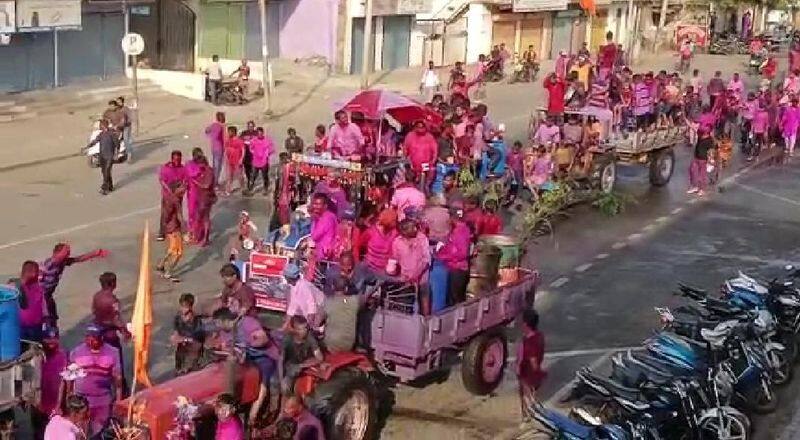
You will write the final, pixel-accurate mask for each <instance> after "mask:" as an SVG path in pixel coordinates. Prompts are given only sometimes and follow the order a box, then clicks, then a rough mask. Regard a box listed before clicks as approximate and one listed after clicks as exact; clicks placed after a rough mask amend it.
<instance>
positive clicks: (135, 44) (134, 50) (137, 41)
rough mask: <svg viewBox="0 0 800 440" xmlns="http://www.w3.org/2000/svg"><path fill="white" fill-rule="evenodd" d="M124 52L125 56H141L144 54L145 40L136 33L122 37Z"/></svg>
mask: <svg viewBox="0 0 800 440" xmlns="http://www.w3.org/2000/svg"><path fill="white" fill-rule="evenodd" d="M122 52H124V53H125V55H133V56H137V55H141V54H142V52H144V38H142V36H141V35H139V34H137V33H134V32H131V33H129V34H127V35H125V36H124V37H122Z"/></svg>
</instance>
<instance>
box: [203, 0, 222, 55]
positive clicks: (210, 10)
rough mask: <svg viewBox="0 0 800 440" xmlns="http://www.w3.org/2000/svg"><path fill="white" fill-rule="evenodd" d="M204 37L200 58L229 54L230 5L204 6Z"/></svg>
mask: <svg viewBox="0 0 800 440" xmlns="http://www.w3.org/2000/svg"><path fill="white" fill-rule="evenodd" d="M202 26H203V28H202V35H203V38H202V40H201V43H200V56H202V57H208V58H210V57H211V56H212V55H219V56H220V58H227V53H228V5H226V4H204V5H203V9H202Z"/></svg>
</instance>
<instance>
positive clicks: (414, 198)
mask: <svg viewBox="0 0 800 440" xmlns="http://www.w3.org/2000/svg"><path fill="white" fill-rule="evenodd" d="M390 203H391V205H392V206H394V207H395V208H397V219H398V220H403V219H404V218H405V217H406V212H405V211H406V209H408V208H412V209H416V210H418V211H420V212H421V211H422V209H423V208H425V203H426V200H425V193H423V192H422V191H420V190H419V188H417V187H415V186H413V185H411V184H404V185H403V186H400V187H399V188H397V189H395V190H394V195H392V200H391V202H390Z"/></svg>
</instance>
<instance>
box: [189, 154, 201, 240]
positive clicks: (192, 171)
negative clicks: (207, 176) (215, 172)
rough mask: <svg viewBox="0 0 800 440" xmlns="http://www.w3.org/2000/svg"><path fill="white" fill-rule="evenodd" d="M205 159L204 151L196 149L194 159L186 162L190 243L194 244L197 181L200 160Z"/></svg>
mask: <svg viewBox="0 0 800 440" xmlns="http://www.w3.org/2000/svg"><path fill="white" fill-rule="evenodd" d="M201 157H205V155H204V154H203V150H202V149H200V148H195V149H193V150H192V159H191V160H189V161H188V162H186V178H187V180H188V181H189V186H188V188H187V191H186V212H187V220H188V222H189V240H188V241H189V242H194V241H195V240H194V233H195V230H196V228H197V201H198V198H197V197H198V194H199V189H198V187H197V184H196V183H195V179H197V177H198V176H199V175H200V170H201V166H200V163H199V159H200V158H201Z"/></svg>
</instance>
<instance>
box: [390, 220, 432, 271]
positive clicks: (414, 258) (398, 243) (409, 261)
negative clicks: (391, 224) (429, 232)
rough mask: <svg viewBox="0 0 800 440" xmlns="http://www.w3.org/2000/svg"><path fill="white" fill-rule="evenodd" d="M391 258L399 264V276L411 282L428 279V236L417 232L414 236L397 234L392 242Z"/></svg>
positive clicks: (429, 259)
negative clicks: (407, 236)
mask: <svg viewBox="0 0 800 440" xmlns="http://www.w3.org/2000/svg"><path fill="white" fill-rule="evenodd" d="M392 258H393V259H395V260H397V262H398V264H400V278H401V279H403V280H406V281H409V282H412V283H420V282H423V283H425V282H427V281H428V270H429V269H430V265H431V249H430V245H429V244H428V237H426V236H425V234H423V233H421V232H418V233H417V236H416V237H414V238H406V237H404V236H402V235H399V236H397V238H395V239H394V242H392Z"/></svg>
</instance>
